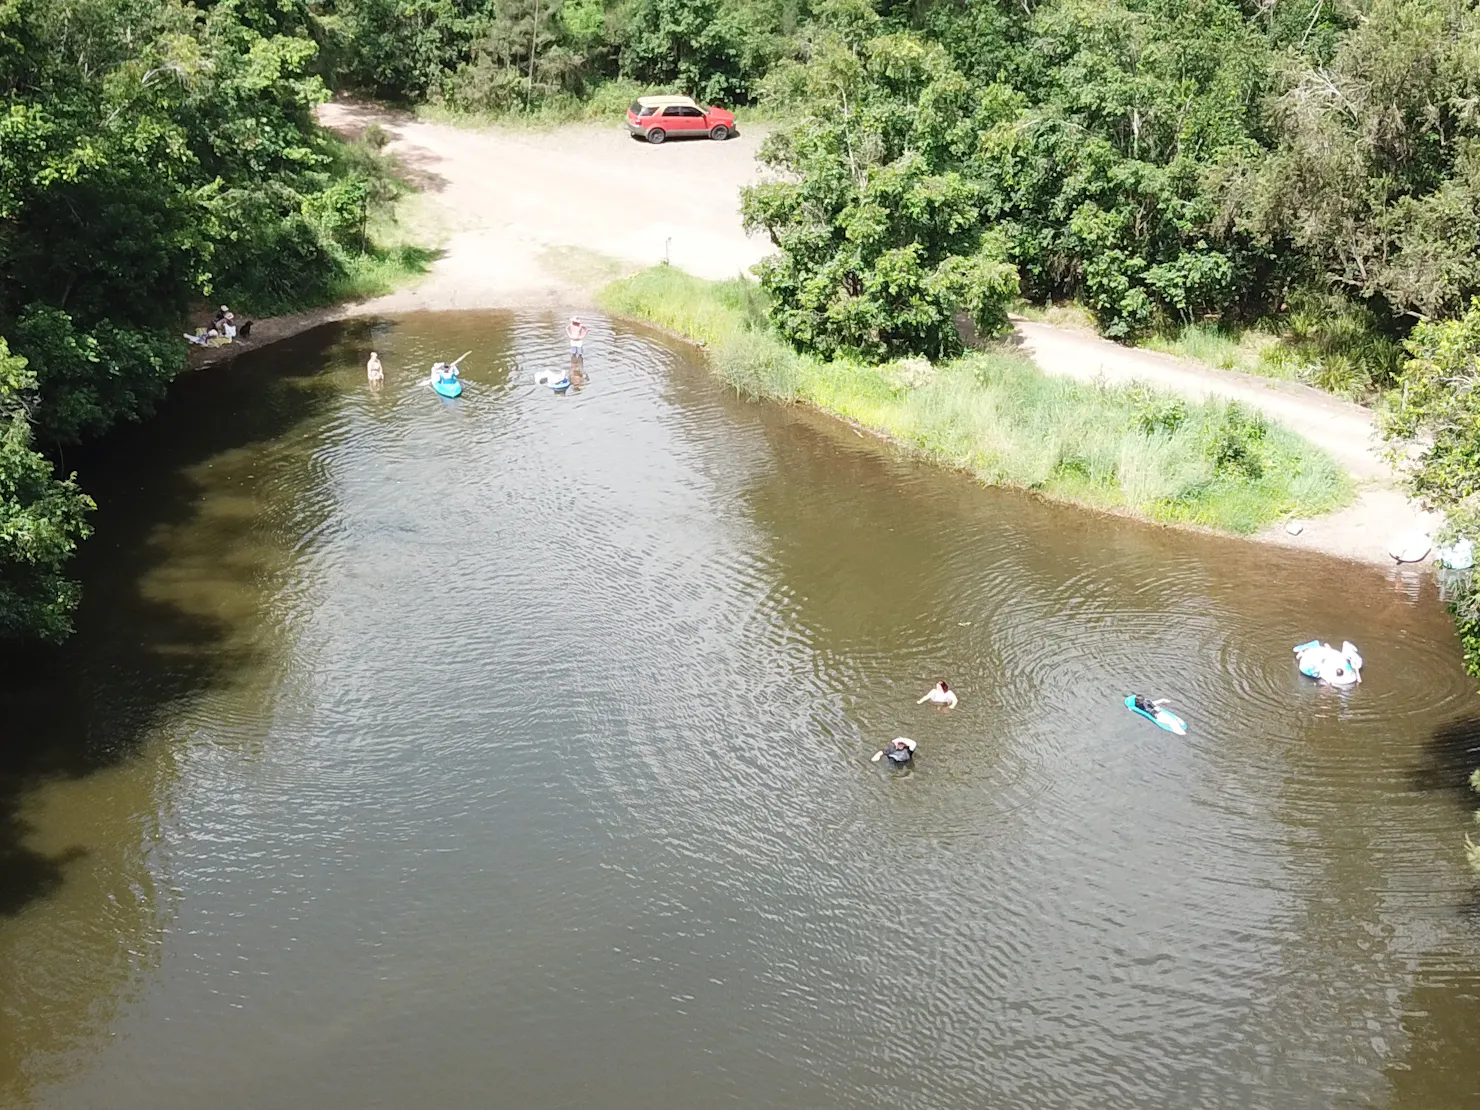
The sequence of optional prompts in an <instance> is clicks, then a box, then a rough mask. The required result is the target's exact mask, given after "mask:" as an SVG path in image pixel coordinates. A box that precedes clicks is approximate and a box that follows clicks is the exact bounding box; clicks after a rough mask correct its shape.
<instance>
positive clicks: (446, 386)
mask: <svg viewBox="0 0 1480 1110" xmlns="http://www.w3.org/2000/svg"><path fill="white" fill-rule="evenodd" d="M432 388H433V389H435V390H436V391H437V392H438V393H440V394H441V395H442V396H443V397H456V396H458V395H459V394H461V393H462V382H460V381H458V380H457V379H456V378H433V379H432Z"/></svg>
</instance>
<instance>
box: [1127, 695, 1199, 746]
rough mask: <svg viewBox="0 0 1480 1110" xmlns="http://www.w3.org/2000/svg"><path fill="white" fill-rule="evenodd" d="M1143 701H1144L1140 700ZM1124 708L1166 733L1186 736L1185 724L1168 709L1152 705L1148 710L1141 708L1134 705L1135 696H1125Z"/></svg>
mask: <svg viewBox="0 0 1480 1110" xmlns="http://www.w3.org/2000/svg"><path fill="white" fill-rule="evenodd" d="M1141 700H1142V701H1144V700H1145V699H1144V698H1143V699H1141ZM1125 707H1126V708H1127V709H1129V710H1130V711H1131V712H1132V713H1134V714H1135V715H1136V716H1138V717H1145V718H1146V719H1147V720H1148V721H1150V722H1151V723H1152V724H1153V725H1155V726H1156V727H1157V728H1164V729H1166V730H1167V731H1168V732H1174V733H1176V734H1177V735H1178V736H1186V735H1187V722H1186V721H1184V720H1183V719H1182V718H1181V717H1179V716H1177V715H1176V714H1175V713H1173V712H1172V711H1171V710H1170V709H1164V708H1162V707H1161V706H1159V705H1153V706H1152V707H1151V708H1150V709H1149V710H1148V709H1143V708H1141V706H1140V705H1137V704H1136V695H1135V694H1127V695H1126V698H1125Z"/></svg>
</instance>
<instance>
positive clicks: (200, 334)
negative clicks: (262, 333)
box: [185, 304, 252, 347]
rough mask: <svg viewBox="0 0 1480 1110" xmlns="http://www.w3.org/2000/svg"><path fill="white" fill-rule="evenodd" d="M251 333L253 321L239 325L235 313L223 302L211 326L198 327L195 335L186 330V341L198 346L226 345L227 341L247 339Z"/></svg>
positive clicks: (212, 318) (213, 317) (212, 319)
mask: <svg viewBox="0 0 1480 1110" xmlns="http://www.w3.org/2000/svg"><path fill="white" fill-rule="evenodd" d="M251 334H252V321H250V320H248V321H247V322H246V323H245V324H242V325H241V326H240V327H238V326H237V322H236V316H235V314H233V313H232V311H231V309H229V308H227V307H226V306H225V305H224V304H223V305H222V306H221V307H220V308H218V309H216V313H215V315H213V316H212V317H211V323H210V326H209V327H199V328H196V329H195V334H194V335H191V334H190V333H189V332H186V333H185V342H186V343H190V344H192V345H194V346H196V347H224V346H225V345H226V344H227V343H234V342H236V341H237V340H238V339H246V338H248V337H249V336H250V335H251Z"/></svg>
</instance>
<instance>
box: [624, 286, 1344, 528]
mask: <svg viewBox="0 0 1480 1110" xmlns="http://www.w3.org/2000/svg"><path fill="white" fill-rule="evenodd" d="M599 299H600V303H601V305H602V307H603V308H605V309H606V310H607V311H609V312H611V313H613V314H616V315H624V316H634V317H637V318H640V319H644V320H648V321H650V322H652V323H655V324H657V325H659V326H660V327H664V328H667V329H669V330H671V331H674V332H677V333H678V334H680V335H682V336H684V337H686V338H688V339H691V340H694V341H696V342H700V343H702V344H703V345H704V346H705V347H706V348H707V350H708V353H709V357H710V361H711V363H712V364H713V366H714V369H715V370H716V372H717V373H719V374H720V376H721V377H723V378H724V379H725V380H726V381H727V382H728V383H729V384H730V385H732V386H734V387H735V388H736V389H737V390H739V391H740V392H742V393H745V394H747V395H749V396H753V397H764V398H769V399H774V400H780V401H786V402H800V403H804V404H809V405H812V406H814V407H816V408H818V409H821V410H822V411H824V412H827V413H830V414H832V415H834V416H839V417H841V418H843V419H845V420H848V421H850V422H852V423H853V424H855V425H857V426H859V427H861V428H866V429H868V430H870V431H873V432H877V433H879V434H881V435H884V436H887V437H888V438H890V439H892V440H894V441H896V442H898V443H901V444H903V445H906V446H908V447H910V448H912V449H914V450H918V451H920V452H922V453H923V454H925V455H927V456H929V457H930V458H932V459H935V460H936V461H938V462H941V463H943V464H945V465H947V466H951V467H955V468H959V469H961V470H965V471H967V472H969V473H970V474H972V475H973V476H975V477H976V478H978V479H979V480H980V481H982V482H984V483H986V484H988V485H999V486H1011V487H1017V488H1022V489H1027V490H1031V491H1033V492H1035V493H1038V494H1041V495H1043V496H1045V497H1048V498H1051V499H1053V500H1057V501H1066V502H1071V503H1073V504H1077V505H1082V506H1086V507H1089V508H1093V509H1098V510H1105V511H1110V512H1115V513H1122V514H1126V515H1130V516H1135V517H1138V518H1141V519H1144V520H1150V521H1154V522H1158V523H1164V524H1181V525H1198V526H1203V527H1208V528H1212V529H1215V530H1218V531H1225V532H1233V533H1237V534H1240V535H1250V534H1253V533H1255V532H1257V531H1258V530H1259V529H1261V528H1263V527H1265V526H1267V525H1269V524H1271V523H1273V522H1275V521H1281V520H1284V519H1287V518H1288V517H1290V516H1300V517H1305V516H1313V515H1317V514H1321V513H1327V512H1330V511H1332V510H1335V509H1338V508H1340V507H1342V506H1343V505H1345V504H1346V503H1348V502H1349V501H1350V500H1351V497H1352V492H1353V483H1352V480H1351V479H1350V478H1349V477H1348V476H1347V474H1346V473H1345V472H1344V471H1343V470H1342V468H1341V466H1340V465H1339V464H1338V463H1337V462H1336V460H1335V459H1334V458H1332V456H1331V454H1330V453H1329V452H1327V451H1325V450H1323V449H1322V448H1320V447H1318V446H1316V445H1314V444H1312V443H1310V442H1309V441H1307V440H1305V439H1302V438H1301V437H1300V436H1299V435H1297V434H1295V433H1294V432H1292V431H1290V430H1288V429H1287V428H1285V427H1282V426H1281V425H1279V424H1276V423H1272V422H1270V421H1268V420H1267V419H1265V418H1264V416H1263V415H1262V414H1261V413H1259V412H1258V411H1257V410H1255V409H1253V408H1250V407H1248V406H1244V405H1241V404H1239V403H1238V402H1236V401H1234V402H1230V401H1225V400H1221V399H1216V398H1209V399H1203V400H1200V401H1194V402H1190V403H1189V402H1188V401H1185V400H1183V399H1182V398H1180V397H1178V396H1177V395H1176V394H1175V393H1172V392H1168V391H1163V390H1159V389H1156V388H1152V387H1148V386H1147V385H1146V384H1144V383H1135V382H1128V383H1124V384H1110V383H1105V382H1091V383H1088V384H1085V383H1080V382H1076V381H1071V380H1067V379H1065V378H1061V377H1055V376H1053V375H1049V374H1045V373H1043V372H1041V371H1040V370H1039V369H1038V368H1037V367H1036V366H1034V365H1033V363H1032V362H1031V361H1030V360H1029V359H1028V358H1026V357H1024V356H1023V355H1022V354H1020V353H1018V352H1017V351H1015V350H1014V349H1013V348H1012V347H1011V346H1009V345H1007V344H1004V345H1002V346H999V347H996V348H994V349H990V350H986V351H982V352H976V353H973V354H969V355H967V356H965V357H963V358H960V359H957V360H954V361H951V362H948V363H944V364H941V365H938V366H932V365H930V364H929V363H928V362H925V361H924V360H905V361H902V362H897V363H891V364H887V365H884V366H865V365H860V364H856V363H849V362H841V361H830V362H828V361H822V360H820V359H816V358H811V357H807V356H803V355H799V354H797V353H796V352H795V351H793V350H792V349H791V348H790V347H789V346H787V345H786V344H785V343H784V342H783V341H782V340H781V339H779V338H778V337H776V336H775V335H774V334H773V333H772V332H771V331H770V330H769V327H768V326H767V324H766V321H765V318H764V314H763V310H762V307H761V305H760V302H759V294H758V291H757V289H756V287H755V286H754V285H753V284H752V283H750V282H746V281H741V280H734V281H727V282H709V281H704V280H702V279H699V278H695V277H693V276H691V275H689V274H685V273H682V272H681V271H678V270H675V269H673V268H671V267H656V268H653V269H650V270H646V271H644V272H642V273H639V274H637V275H634V276H633V277H630V278H626V279H623V280H621V281H617V282H615V283H613V284H612V285H609V286H608V287H607V288H606V289H605V290H603V291H602V293H601V296H600V298H599Z"/></svg>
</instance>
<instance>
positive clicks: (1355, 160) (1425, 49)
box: [1233, 0, 1480, 318]
mask: <svg viewBox="0 0 1480 1110" xmlns="http://www.w3.org/2000/svg"><path fill="white" fill-rule="evenodd" d="M1355 8H1356V14H1357V15H1358V16H1359V18H1357V19H1356V20H1355V21H1354V23H1353V24H1352V26H1351V27H1350V28H1349V29H1347V30H1345V31H1344V32H1343V33H1342V34H1341V35H1340V36H1339V37H1337V38H1336V39H1335V40H1334V43H1333V51H1332V57H1331V58H1330V59H1329V61H1327V60H1325V59H1323V58H1321V57H1319V56H1317V57H1309V56H1301V55H1294V56H1290V57H1288V58H1287V61H1286V65H1285V70H1284V77H1283V86H1282V91H1281V93H1280V95H1279V96H1278V97H1277V98H1276V99H1274V100H1273V102H1272V104H1271V116H1272V123H1273V126H1274V128H1275V135H1274V138H1273V141H1271V142H1270V143H1269V144H1267V145H1268V147H1269V149H1268V153H1267V154H1266V155H1264V156H1263V157H1261V158H1258V159H1255V160H1254V161H1253V163H1252V165H1253V166H1254V169H1253V171H1252V172H1251V173H1249V174H1248V175H1246V176H1244V177H1243V178H1242V179H1241V180H1239V181H1237V183H1236V184H1237V188H1236V189H1235V191H1234V194H1233V195H1234V200H1235V201H1236V206H1237V211H1238V213H1239V215H1238V219H1239V221H1240V223H1241V224H1242V225H1243V226H1245V227H1247V228H1249V229H1250V230H1251V231H1253V232H1255V233H1257V234H1259V235H1262V236H1264V237H1266V238H1267V239H1269V240H1270V241H1272V242H1279V243H1281V244H1288V245H1289V246H1291V247H1293V248H1295V250H1296V251H1298V252H1300V253H1301V254H1302V255H1304V256H1305V257H1307V258H1308V259H1309V260H1310V262H1311V263H1312V264H1313V265H1314V267H1316V269H1317V272H1319V273H1320V274H1321V275H1322V276H1323V277H1324V278H1325V279H1326V280H1328V281H1329V282H1331V283H1334V284H1335V285H1336V286H1337V287H1338V288H1341V289H1343V290H1345V291H1346V292H1347V293H1348V295H1350V296H1352V297H1356V298H1359V299H1363V300H1371V299H1377V300H1378V301H1380V302H1381V303H1384V304H1386V305H1387V306H1388V307H1389V309H1390V310H1391V311H1393V312H1396V313H1399V314H1407V315H1409V316H1411V317H1414V318H1417V317H1421V316H1437V315H1446V314H1451V313H1456V312H1459V311H1462V310H1463V308H1464V306H1465V304H1467V303H1468V301H1469V299H1470V297H1471V296H1472V295H1473V294H1475V293H1476V292H1480V115H1477V113H1476V111H1475V105H1476V103H1477V101H1480V8H1477V6H1476V5H1475V4H1474V3H1473V2H1472V0H1369V2H1364V3H1361V4H1358V5H1356V6H1355Z"/></svg>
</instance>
